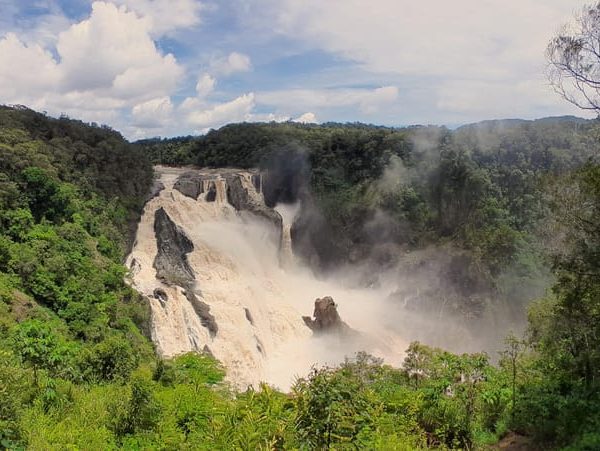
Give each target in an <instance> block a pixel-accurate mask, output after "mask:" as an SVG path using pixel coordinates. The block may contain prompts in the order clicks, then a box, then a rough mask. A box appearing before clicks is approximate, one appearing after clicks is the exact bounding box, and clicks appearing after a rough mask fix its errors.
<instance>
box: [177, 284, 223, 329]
mask: <svg viewBox="0 0 600 451" xmlns="http://www.w3.org/2000/svg"><path fill="white" fill-rule="evenodd" d="M185 297H186V298H187V300H188V301H190V304H192V307H193V308H194V311H195V312H196V315H198V318H200V323H201V324H202V325H203V326H204V327H206V328H207V329H208V332H209V333H210V336H211V338H214V337H215V335H217V332H218V331H219V326H218V325H217V322H216V321H215V317H214V316H213V315H212V314H211V313H210V306H209V305H208V304H207V303H206V302H204V301H201V300H200V299H198V296H196V295H195V294H194V292H193V291H191V290H186V292H185Z"/></svg>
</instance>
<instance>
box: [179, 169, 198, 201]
mask: <svg viewBox="0 0 600 451" xmlns="http://www.w3.org/2000/svg"><path fill="white" fill-rule="evenodd" d="M203 181H204V177H203V176H202V175H201V174H198V173H197V172H186V173H184V174H182V175H181V176H179V178H178V179H177V181H176V182H175V184H174V185H173V189H176V190H177V191H179V192H180V193H181V194H183V195H184V196H187V197H191V198H192V199H194V200H198V197H199V196H200V194H202V193H203V191H204V189H203V188H204V183H203Z"/></svg>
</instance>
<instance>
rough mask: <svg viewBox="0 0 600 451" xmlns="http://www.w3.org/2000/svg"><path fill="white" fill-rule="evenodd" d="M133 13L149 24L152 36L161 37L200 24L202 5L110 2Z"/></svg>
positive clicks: (159, 0)
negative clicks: (123, 6) (122, 6)
mask: <svg viewBox="0 0 600 451" xmlns="http://www.w3.org/2000/svg"><path fill="white" fill-rule="evenodd" d="M112 1H113V2H114V3H116V4H118V5H125V6H127V8H128V9H130V10H131V11H135V12H136V14H138V15H139V16H140V17H143V18H144V19H145V20H146V21H147V22H148V24H149V28H150V30H151V33H152V35H153V36H161V35H164V34H167V33H170V32H173V31H175V30H177V29H181V28H190V27H193V26H195V25H198V24H199V23H200V11H201V10H202V4H201V3H200V2H199V1H197V0H112Z"/></svg>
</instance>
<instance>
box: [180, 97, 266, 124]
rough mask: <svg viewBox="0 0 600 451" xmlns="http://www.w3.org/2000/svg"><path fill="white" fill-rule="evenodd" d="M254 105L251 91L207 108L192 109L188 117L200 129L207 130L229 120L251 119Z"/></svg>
mask: <svg viewBox="0 0 600 451" xmlns="http://www.w3.org/2000/svg"><path fill="white" fill-rule="evenodd" d="M254 106H255V103H254V94H253V93H249V94H244V95H242V96H240V97H237V98H236V99H234V100H232V101H230V102H226V103H221V104H217V105H213V106H211V107H210V108H207V109H205V110H201V111H192V112H191V113H189V114H188V116H187V119H188V122H189V123H190V124H192V125H194V126H195V127H197V128H198V129H199V130H206V129H208V128H216V127H219V126H221V125H225V124H227V123H229V122H241V121H245V120H249V119H250V118H251V112H252V110H253V109H254Z"/></svg>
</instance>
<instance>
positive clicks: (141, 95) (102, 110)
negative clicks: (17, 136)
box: [0, 1, 183, 126]
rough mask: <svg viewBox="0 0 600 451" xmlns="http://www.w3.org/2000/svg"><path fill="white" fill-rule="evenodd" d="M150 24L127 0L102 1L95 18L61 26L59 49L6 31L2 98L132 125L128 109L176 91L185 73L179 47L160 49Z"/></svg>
mask: <svg viewBox="0 0 600 451" xmlns="http://www.w3.org/2000/svg"><path fill="white" fill-rule="evenodd" d="M149 27H150V25H149V22H148V21H147V20H146V19H143V18H140V17H138V16H137V15H136V14H135V13H133V12H131V11H128V10H127V9H126V8H125V6H120V7H117V6H115V5H114V4H112V3H107V2H100V1H98V2H94V3H93V4H92V10H91V13H90V16H89V17H88V18H86V19H84V20H82V21H80V22H78V23H75V24H73V25H70V26H68V28H67V29H66V30H64V31H62V32H61V33H59V34H58V36H57V39H56V49H55V50H56V56H54V55H53V54H52V53H51V52H50V51H49V50H48V49H45V48H43V47H42V46H41V45H38V44H32V43H28V44H25V43H23V41H22V40H21V39H20V38H19V37H17V36H16V35H15V34H10V33H9V34H7V35H6V36H5V37H4V38H1V39H0V103H23V104H26V105H29V106H31V107H33V108H36V109H40V110H47V111H49V112H50V113H51V114H59V113H67V114H69V115H71V116H74V117H79V118H81V119H83V120H89V121H97V120H99V118H109V119H111V120H113V121H114V120H117V123H116V124H115V123H114V122H113V125H117V126H124V125H126V120H125V118H124V116H123V114H124V111H125V110H124V109H127V108H132V107H134V106H136V105H141V104H144V102H147V101H150V100H151V99H156V98H163V97H165V96H169V95H170V94H171V93H172V92H174V90H175V89H176V87H177V85H178V83H179V81H180V80H181V78H182V75H183V68H182V67H181V66H180V65H179V64H178V63H177V61H176V59H175V57H174V56H173V55H171V54H167V55H163V54H161V53H160V52H159V51H158V49H157V48H156V45H155V43H154V41H153V39H152V38H151V36H150V29H149ZM31 36H35V34H31V35H30V36H29V37H31ZM146 107H148V106H146ZM119 110H122V111H120V112H119ZM134 119H135V120H136V121H137V123H138V124H141V123H142V122H143V121H141V120H139V119H140V118H139V117H135V118H134ZM119 122H120V123H119ZM146 123H148V121H146Z"/></svg>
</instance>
